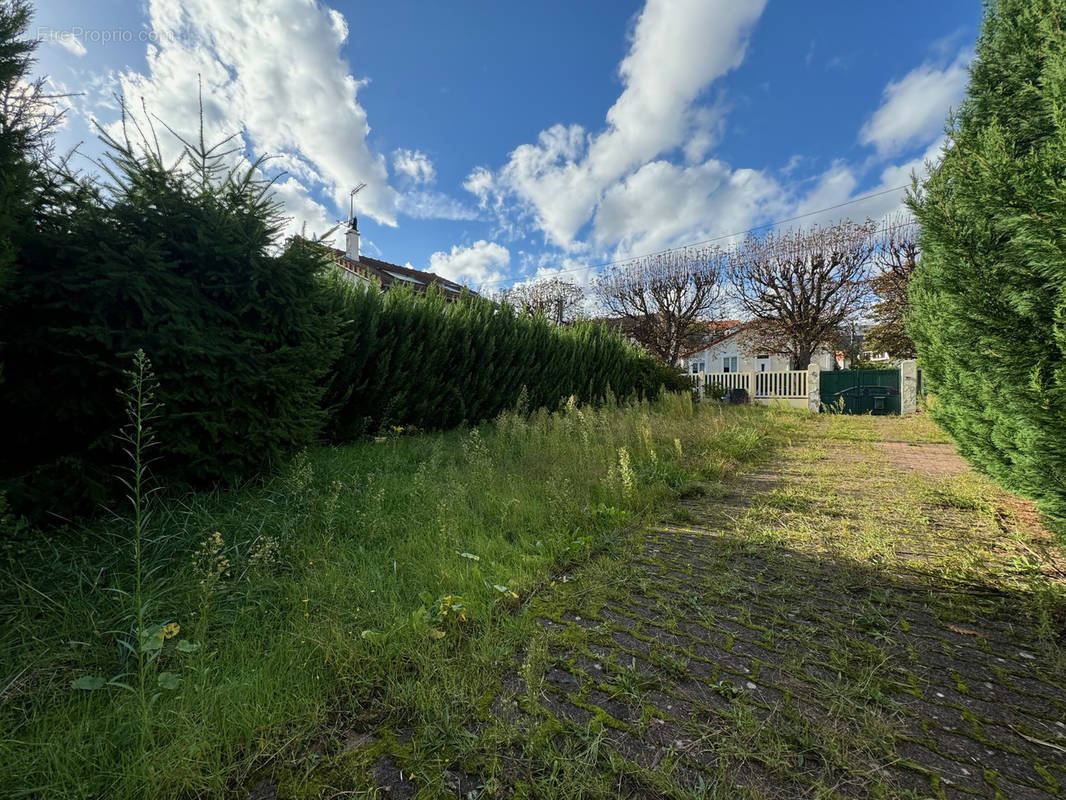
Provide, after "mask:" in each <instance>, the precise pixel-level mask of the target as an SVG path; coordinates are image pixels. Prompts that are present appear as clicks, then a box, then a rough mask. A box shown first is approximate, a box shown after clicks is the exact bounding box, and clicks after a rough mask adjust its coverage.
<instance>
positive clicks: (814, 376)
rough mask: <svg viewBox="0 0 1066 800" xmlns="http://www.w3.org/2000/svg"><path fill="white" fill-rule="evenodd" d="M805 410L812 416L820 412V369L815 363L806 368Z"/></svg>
mask: <svg viewBox="0 0 1066 800" xmlns="http://www.w3.org/2000/svg"><path fill="white" fill-rule="evenodd" d="M807 408H808V409H809V410H810V411H811V413H813V414H817V413H818V412H820V411H821V410H822V368H821V367H820V366H818V362H817V361H812V362H811V363H810V366H808V367H807Z"/></svg>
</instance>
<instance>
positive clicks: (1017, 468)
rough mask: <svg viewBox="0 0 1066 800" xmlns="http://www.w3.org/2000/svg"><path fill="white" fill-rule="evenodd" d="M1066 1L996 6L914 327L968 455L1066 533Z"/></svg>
mask: <svg viewBox="0 0 1066 800" xmlns="http://www.w3.org/2000/svg"><path fill="white" fill-rule="evenodd" d="M1064 18H1066V0H999V2H993V3H990V4H989V5H988V6H987V8H986V13H985V19H984V24H983V28H982V32H981V35H980V38H979V40H978V43H977V57H976V60H975V61H974V63H973V66H972V67H971V70H970V86H969V90H968V93H967V97H966V99H965V101H964V102H963V104H962V107H961V108H960V110H959V112H958V114H957V117H956V119H955V120H954V124H953V125H952V127H951V128H950V130H949V133H948V144H947V149H946V151H945V154H944V158H943V161H942V163H941V164H940V166H939V167H938V168H937V169H936V170H935V171H934V172H933V173H932V175H931V176H930V177H929V179H928V180H927V181H926V182H925V184H924V185H923V186H922V188H921V190H920V192H919V193H918V195H917V197H916V198H915V199H914V201H913V202H912V206H913V210H914V213H915V214H916V216H917V218H918V221H919V222H920V224H921V239H920V243H921V251H922V256H921V259H920V261H919V263H918V266H917V269H916V270H915V274H914V278H913V280H912V282H911V289H910V300H911V312H910V314H909V316H908V320H907V323H908V331H909V333H910V334H911V336H912V338H913V339H914V341H915V343H916V345H917V348H918V356H919V358H920V359H921V362H922V366H923V368H924V372H925V378H926V380H927V381H928V386H929V390H930V391H931V392H932V393H934V394H935V395H936V401H937V402H936V403H934V404H933V405H932V412H933V414H934V415H935V417H936V419H937V420H938V421H939V422H940V423H941V424H943V426H944V427H945V428H946V429H947V430H948V431H949V432H950V433H951V435H952V436H953V437H954V438H955V439H956V441H957V442H958V445H959V449H960V451H961V452H962V454H963V455H964V456H966V457H967V458H968V459H970V460H971V461H972V462H973V463H974V464H976V465H977V466H978V467H980V468H981V469H982V470H984V471H985V472H987V473H988V474H989V475H991V476H992V477H994V478H995V479H997V480H998V481H1000V482H1001V483H1003V484H1004V485H1005V486H1006V487H1008V488H1009V489H1012V490H1014V491H1018V492H1020V493H1022V494H1025V495H1028V496H1029V497H1032V498H1034V499H1035V500H1037V501H1038V503H1039V504H1040V506H1041V507H1042V508H1043V510H1044V511H1045V512H1047V514H1048V515H1049V516H1050V517H1051V518H1052V519H1053V520H1055V521H1056V522H1057V524H1058V525H1059V526H1060V527H1061V528H1062V529H1064V530H1066V184H1064V182H1063V175H1066V100H1064V98H1066V39H1064V38H1063V35H1062V30H1061V21H1062V20H1063V19H1064Z"/></svg>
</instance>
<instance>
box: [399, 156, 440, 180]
mask: <svg viewBox="0 0 1066 800" xmlns="http://www.w3.org/2000/svg"><path fill="white" fill-rule="evenodd" d="M392 168H393V169H394V170H395V171H396V172H397V173H398V174H400V175H403V176H405V177H406V178H407V179H409V180H410V181H411V182H412V183H416V184H418V183H433V182H434V181H435V180H436V179H437V171H436V170H435V169H434V168H433V162H432V161H430V159H429V156H427V155H426V154H425V153H423V152H422V151H421V150H407V149H405V148H400V149H398V150H394V151H393V152H392Z"/></svg>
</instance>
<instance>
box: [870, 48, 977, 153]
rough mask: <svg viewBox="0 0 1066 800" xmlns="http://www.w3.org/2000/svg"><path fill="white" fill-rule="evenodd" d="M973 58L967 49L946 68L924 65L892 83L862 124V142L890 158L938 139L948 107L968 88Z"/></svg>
mask: <svg viewBox="0 0 1066 800" xmlns="http://www.w3.org/2000/svg"><path fill="white" fill-rule="evenodd" d="M972 57H973V53H972V52H971V51H969V50H965V51H963V52H961V53H959V54H958V56H957V57H956V58H955V60H954V61H952V62H951V63H950V64H948V65H947V66H945V67H943V68H938V67H937V66H935V65H932V64H923V65H921V66H920V67H917V68H915V69H913V70H911V71H910V72H908V73H907V74H906V75H904V76H903V77H902V78H900V80H898V81H893V82H891V83H889V84H888V85H887V86H886V87H885V90H884V95H883V97H882V103H881V106H880V108H878V109H877V111H875V112H874V113H873V115H872V116H871V117H870V118H869V119H868V120H867V121H866V124H865V125H863V126H862V130H861V131H860V132H859V141H860V142H862V144H865V145H872V146H873V147H874V148H875V149H876V150H877V154H878V155H879V156H882V157H886V156H892V155H896V154H897V153H900V152H901V151H903V150H904V149H906V148H907V147H909V146H911V145H924V144H927V143H929V142H931V141H933V140H934V139H936V138H937V137H938V135H939V134H940V133H941V130H942V129H943V127H944V121H945V118H946V117H947V113H948V110H949V109H950V108H951V106H952V104H954V103H957V102H958V101H959V100H960V99H961V98H962V96H963V93H964V92H965V91H966V84H967V82H968V80H969V70H968V68H969V63H970V59H971V58H972Z"/></svg>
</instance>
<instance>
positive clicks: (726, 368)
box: [722, 356, 737, 372]
mask: <svg viewBox="0 0 1066 800" xmlns="http://www.w3.org/2000/svg"><path fill="white" fill-rule="evenodd" d="M736 371H737V357H736V356H722V372H736Z"/></svg>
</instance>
